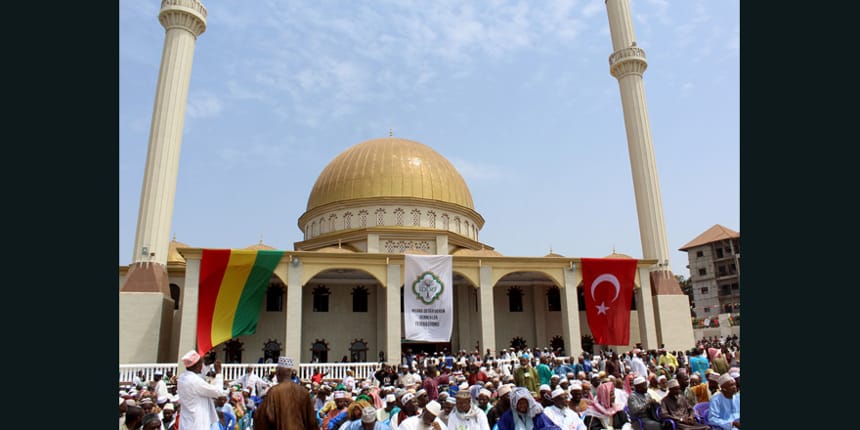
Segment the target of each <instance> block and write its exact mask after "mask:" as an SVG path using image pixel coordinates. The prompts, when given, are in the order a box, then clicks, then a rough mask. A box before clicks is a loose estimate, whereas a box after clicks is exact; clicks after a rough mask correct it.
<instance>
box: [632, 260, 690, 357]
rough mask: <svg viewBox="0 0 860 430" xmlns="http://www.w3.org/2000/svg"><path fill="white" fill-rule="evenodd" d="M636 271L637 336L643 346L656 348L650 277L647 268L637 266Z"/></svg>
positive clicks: (655, 328)
mask: <svg viewBox="0 0 860 430" xmlns="http://www.w3.org/2000/svg"><path fill="white" fill-rule="evenodd" d="M636 271H637V272H638V274H639V290H638V291H637V292H635V294H634V299H635V300H636V313H637V314H638V315H639V337H640V339H641V342H642V347H643V348H645V349H657V347H659V346H660V345H658V344H657V327H656V324H655V323H656V320H655V319H654V306H653V304H652V301H651V277H650V276H649V272H648V269H647V268H642V267H637V268H636ZM691 327H692V323H691ZM688 348H689V347H688Z"/></svg>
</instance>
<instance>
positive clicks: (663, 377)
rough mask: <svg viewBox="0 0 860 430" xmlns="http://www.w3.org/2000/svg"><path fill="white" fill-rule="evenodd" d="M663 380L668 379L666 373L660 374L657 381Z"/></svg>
mask: <svg viewBox="0 0 860 430" xmlns="http://www.w3.org/2000/svg"><path fill="white" fill-rule="evenodd" d="M661 380H663V381H665V380H666V375H660V376H658V377H657V382H660V381H661Z"/></svg>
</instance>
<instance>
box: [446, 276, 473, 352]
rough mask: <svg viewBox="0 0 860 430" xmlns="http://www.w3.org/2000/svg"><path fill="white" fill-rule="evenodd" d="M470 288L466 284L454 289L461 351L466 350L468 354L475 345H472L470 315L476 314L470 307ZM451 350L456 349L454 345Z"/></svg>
mask: <svg viewBox="0 0 860 430" xmlns="http://www.w3.org/2000/svg"><path fill="white" fill-rule="evenodd" d="M469 288H472V287H470V286H468V285H465V284H459V285H457V287H456V288H455V289H454V293H456V296H455V297H454V300H455V301H456V302H457V328H458V330H457V331H458V333H459V335H460V349H465V350H466V352H471V351H472V349H473V348H474V347H475V345H474V344H473V343H472V340H473V337H472V324H471V323H472V321H471V317H470V315H471V314H472V313H473V312H474V311H472V310H471V307H470V306H469V292H470V291H469ZM451 349H454V347H453V345H452V346H451Z"/></svg>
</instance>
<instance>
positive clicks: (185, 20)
mask: <svg viewBox="0 0 860 430" xmlns="http://www.w3.org/2000/svg"><path fill="white" fill-rule="evenodd" d="M607 8H608V10H609V15H610V24H611V25H610V28H611V30H612V31H613V46H615V44H616V37H615V36H616V30H617V29H618V28H622V27H623V26H621V27H619V25H618V24H614V23H616V22H623V21H624V20H627V21H629V19H630V16H629V5H627V1H626V0H623V1H615V0H610V1H608V2H607ZM206 14H207V11H206V9H205V8H204V7H203V5H202V4H201V3H200V2H199V1H198V0H164V1H163V2H162V9H161V13H160V15H159V20H160V21H161V23H162V25H164V27H165V29H166V36H165V37H166V39H167V40H166V43H165V48H164V52H163V58H162V62H163V64H171V65H172V66H171V67H162V69H161V73H160V75H159V83H158V91H157V94H156V101H155V106H156V108H155V111H154V113H153V126H152V134H151V136H150V142H149V148H150V149H149V154H148V156H147V164H146V171H145V173H144V186H143V192H142V197H141V210H140V217H139V220H138V231H137V236H136V239H135V257H134V259H135V260H134V262H133V263H132V264H130V265H129V266H121V267H120V268H119V287H120V292H119V293H120V300H119V315H120V321H119V325H120V330H119V332H120V333H119V335H120V339H119V341H120V342H119V343H120V348H119V349H120V351H119V352H120V354H119V355H120V357H119V358H120V363H121V364H123V363H156V362H158V363H165V362H176V361H178V357H179V356H181V355H182V354H183V353H184V352H185V351H187V350H189V349H193V348H195V339H196V330H197V327H196V320H197V303H198V292H199V279H198V278H199V274H200V260H201V255H202V250H201V249H200V248H198V247H195V246H194V244H185V243H181V242H178V241H177V240H176V238H175V237H174V238H173V240H172V241H170V240H169V238H170V237H169V232H170V219H171V216H172V207H173V197H174V194H175V184H176V176H177V172H178V153H179V151H178V148H179V145H180V144H181V132H182V126H181V123H182V120H183V117H184V106H185V104H186V101H187V92H188V79H187V78H188V76H189V75H190V66H191V58H192V56H191V55H187V53H188V52H191V53H193V47H194V42H195V41H196V38H197V37H198V36H199V35H200V34H201V33H203V31H204V30H205V19H206ZM622 29H623V30H624V31H628V29H627V28H626V27H623V28H622ZM619 31H621V30H619ZM625 34H626V35H623V37H621V36H619V38H618V43H621V44H626V45H623V46H624V48H620V49H619V48H617V47H616V49H617V51H616V53H614V54H613V56H614V57H615V58H614V59H613V57H610V64H611V65H613V66H618V67H615V68H613V69H612V73H613V76H616V77H618V79H619V82H620V83H621V89H622V102H623V103H626V102H625V100H627V98H625V92H628V93H630V94H632V96H630V97H633V96H635V95H636V91H638V89H637V88H638V87H637V85H638V86H641V81H642V75H641V71H644V51H642V50H641V48H637V47H635V43H634V44H632V45H631V44H630V43H628V42H627V41H626V40H624V37H632V27H630V29H629V33H625ZM627 46H630V48H628V47H627ZM619 52H621V53H622V54H623V55H616V54H618V53H619ZM640 52H641V54H640ZM613 61H614V62H613ZM622 66H623V67H622ZM636 67H641V70H640V72H639V74H638V75H636V73H632V74H631V73H628V72H626V71H625V70H627V69H629V70H633V71H634V72H635V69H636ZM625 68H626V69H625ZM637 79H638V81H637ZM176 82H184V87H183V85H175V83H176ZM172 83H174V84H172ZM642 100H644V99H642ZM170 101H174V102H172V103H171V102H170ZM175 101H178V103H176V102H175ZM631 103H632V102H631ZM638 106H640V109H642V110H644V105H643V104H642V103H641V101H640V102H639V104H638ZM171 109H173V110H172V111H171ZM627 111H628V110H627V108H626V107H625V122H627V121H628V115H627ZM643 117H644V118H643ZM171 118H172V120H171ZM177 118H178V121H179V125H180V126H179V127H178V129H177V127H175V124H176V119H177ZM632 120H635V121H639V122H641V121H646V122H647V115H644V116H643V115H638V116H636V118H632V119H631V121H632ZM627 126H628V130H630V129H631V128H636V129H640V130H648V128H647V127H631V124H630V123H628V124H627ZM646 126H647V124H646ZM636 139H638V140H636ZM628 140H629V142H628V143H629V145H636V146H637V147H641V148H644V149H645V150H644V151H642V153H643V154H645V155H644V156H645V157H646V159H645V160H634V159H631V163H640V164H642V165H645V166H646V167H647V166H648V165H649V161H648V160H647V157H648V154H649V150H650V151H651V155H650V156H651V157H652V159H651V160H650V165H651V166H652V169H653V171H650V170H649V169H644V173H643V172H642V170H643V169H636V168H634V169H633V170H634V188H635V190H636V196H637V205H642V204H643V203H641V202H642V201H643V199H645V197H643V196H646V195H647V196H649V197H648V198H650V199H651V200H652V201H651V203H654V201H653V199H654V197H653V196H654V195H655V194H656V195H657V196H658V198H657V202H656V203H657V205H656V207H660V206H661V205H662V203H660V202H659V188H657V189H656V191H657V192H656V193H654V192H653V191H654V189H653V187H655V186H656V184H655V183H653V182H654V181H655V180H656V167H653V149H651V142H650V132H648V133H647V135H646V134H642V133H640V134H639V137H637V135H636V134H635V133H634V136H633V137H632V138H631V134H630V133H628ZM154 153H158V154H159V155H158V156H154V155H153V154H154ZM631 157H633V155H632V151H631ZM643 187H644V188H643ZM649 187H651V188H652V189H650V191H649V189H648V188H649ZM647 207H650V208H654V207H655V205H654V204H650V205H647ZM639 216H640V233H641V234H642V239H643V255H644V256H645V258H642V259H639V260H638V264H637V270H636V277H635V287H634V300H633V304H632V309H631V310H630V343H629V344H628V345H612V346H608V348H612V349H616V350H627V349H629V348H632V347H633V346H634V345H636V344H641V345H642V346H643V347H645V348H657V347H658V346H660V345H665V347H666V348H668V349H670V350H671V349H687V348H690V347H691V346H693V342H694V339H693V330H692V325H691V321H690V314H689V302H688V299H687V296H685V295H683V293H681V291H680V288H678V287H677V282H674V277H673V276H672V275H671V271H670V270H668V267H667V266H668V257H667V256H668V249H667V246H666V244H665V227H663V225H662V224H663V220H662V209H661V208H660V209H659V211H657V210H655V209H652V210H650V211H643V210H642V209H641V207H640V210H639ZM643 219H644V221H643ZM297 224H298V228H299V229H300V231H301V232H302V233H303V238H302V240H301V241H300V242H296V243H295V244H294V249H293V250H285V253H284V256H283V258H282V259H281V261H280V262H279V263H278V265H277V267H276V268H275V270H274V274H273V275H272V278H271V281H270V283H269V286H268V290H267V292H266V298H265V300H264V301H263V304H262V305H261V308H260V318H259V322H258V325H257V331H256V333H255V334H253V335H246V336H240V337H238V338H234V339H231V340H230V341H227V342H225V343H222V344H220V345H217V346H215V348H214V351H215V354H216V355H217V356H218V358H220V359H221V360H222V361H225V362H245V363H249V362H257V361H259V360H261V359H262V360H265V359H269V358H272V359H277V357H279V356H287V357H293V358H295V359H296V360H298V361H299V362H301V363H309V362H312V361H320V362H335V361H341V360H343V359H344V358H346V359H347V360H348V361H359V362H364V361H378V360H379V359H380V358H381V357H384V359H385V360H386V361H389V362H396V361H398V360H399V357H400V353H401V351H405V350H406V349H412V350H413V351H417V350H423V351H441V350H442V349H443V348H444V349H448V350H454V351H456V350H467V351H472V350H475V349H479V350H480V351H482V352H484V351H486V350H488V349H489V350H490V351H493V352H497V351H501V349H503V348H510V347H522V346H525V347H532V348H534V347H541V348H542V347H550V348H561V349H562V350H563V351H564V353H565V354H573V355H576V354H579V353H580V352H581V351H582V350H583V349H592V348H595V349H600V348H601V347H602V346H596V345H591V343H590V333H591V332H590V330H589V328H588V323H587V319H586V312H585V310H584V307H583V306H584V299H583V289H582V274H581V270H579V264H580V258H579V257H572V256H562V255H558V254H554V253H552V252H550V254H548V255H545V256H535V257H521V256H503V255H501V254H500V253H498V252H497V251H495V250H494V249H493V247H492V246H491V245H490V244H485V243H483V242H481V240H480V231H481V228H482V227H483V225H484V217H483V216H482V215H481V214H480V213H479V212H478V211H477V209H476V208H475V207H474V204H473V200H472V195H471V192H470V191H469V188H468V186H467V184H466V182H465V180H464V179H463V177H462V176H461V175H460V173H459V172H458V171H457V170H456V169H455V168H454V166H453V165H452V164H451V163H450V162H449V161H448V160H447V159H445V157H443V156H442V155H440V154H439V153H438V152H436V151H435V150H433V149H432V148H431V147H430V146H428V145H425V144H422V143H419V142H416V141H412V140H408V139H405V138H400V137H394V136H391V135H389V136H387V137H382V138H377V139H372V140H368V141H365V142H361V143H357V144H354V145H353V146H350V147H348V148H346V149H345V150H344V151H343V152H342V153H340V154H339V155H337V156H336V157H334V159H333V160H332V161H331V162H330V163H329V164H328V165H327V166H326V167H325V169H323V171H322V173H321V174H320V175H319V177H318V178H317V180H316V182H315V184H314V186H313V188H312V189H311V190H310V192H309V196H308V201H307V208H306V211H305V212H304V213H303V214H301V215H300V216H299V217H298V221H297ZM646 227H647V228H646ZM237 248H243V249H273V248H272V247H270V246H268V245H266V244H264V243H262V241H260V243H257V244H253V245H251V246H244V244H237ZM405 254H425V255H451V256H452V259H453V271H454V287H453V296H454V316H455V318H454V326H453V332H452V336H451V339H450V342H443V343H423V342H409V341H407V340H405V339H404V335H403V334H404V326H403V313H402V311H403V278H404V255H405ZM607 258H631V257H629V256H626V255H621V254H616V253H614V252H613V253H612V254H611V255H609V256H607ZM673 282H674V284H673ZM673 287H674V288H673Z"/></svg>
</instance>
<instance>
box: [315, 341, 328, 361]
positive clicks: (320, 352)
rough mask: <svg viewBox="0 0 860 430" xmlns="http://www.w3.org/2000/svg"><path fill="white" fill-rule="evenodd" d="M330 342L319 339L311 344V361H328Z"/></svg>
mask: <svg viewBox="0 0 860 430" xmlns="http://www.w3.org/2000/svg"><path fill="white" fill-rule="evenodd" d="M328 351H329V347H328V342H326V341H325V339H317V340H315V341H314V343H312V344H311V361H313V362H315V363H327V362H328Z"/></svg>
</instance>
